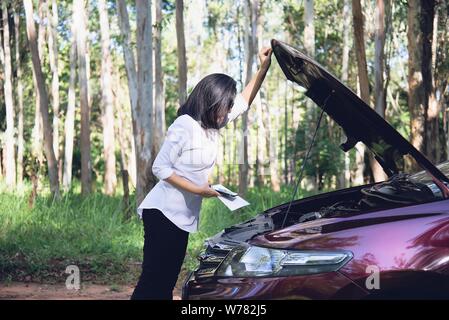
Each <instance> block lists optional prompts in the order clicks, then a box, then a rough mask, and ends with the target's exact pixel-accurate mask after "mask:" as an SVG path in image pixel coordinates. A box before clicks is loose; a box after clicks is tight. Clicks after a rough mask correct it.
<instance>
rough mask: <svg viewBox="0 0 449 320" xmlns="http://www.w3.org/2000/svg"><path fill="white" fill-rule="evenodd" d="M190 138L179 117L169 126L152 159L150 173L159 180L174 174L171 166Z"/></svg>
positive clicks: (186, 126) (187, 129) (185, 126)
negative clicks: (154, 157) (157, 151)
mask: <svg viewBox="0 0 449 320" xmlns="http://www.w3.org/2000/svg"><path fill="white" fill-rule="evenodd" d="M189 136H190V132H189V128H188V124H186V121H185V120H183V119H181V118H180V117H178V118H176V120H175V121H174V122H173V123H172V124H171V125H170V127H169V128H168V130H167V133H166V135H165V139H164V142H163V143H162V146H161V148H160V150H159V153H158V154H157V156H156V159H154V162H153V166H152V168H151V169H152V172H153V174H154V175H155V176H156V177H157V178H158V179H160V180H164V179H167V178H168V177H170V176H171V175H172V173H173V172H174V170H173V166H174V164H175V163H176V161H177V160H178V158H179V156H180V155H181V153H182V149H183V146H184V144H185V142H186V140H187V137H189Z"/></svg>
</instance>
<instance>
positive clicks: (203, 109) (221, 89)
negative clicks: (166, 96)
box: [177, 73, 237, 129]
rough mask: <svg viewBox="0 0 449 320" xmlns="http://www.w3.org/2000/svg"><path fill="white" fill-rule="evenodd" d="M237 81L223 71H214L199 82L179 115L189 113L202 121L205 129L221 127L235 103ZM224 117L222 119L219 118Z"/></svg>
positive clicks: (179, 110)
mask: <svg viewBox="0 0 449 320" xmlns="http://www.w3.org/2000/svg"><path fill="white" fill-rule="evenodd" d="M236 85H237V83H236V81H235V80H234V79H232V78H231V77H230V76H228V75H226V74H223V73H212V74H210V75H208V76H206V77H204V78H203V79H201V80H200V82H198V83H197V85H196V86H195V88H193V90H192V92H191V93H190V95H189V97H188V98H187V100H186V102H184V104H182V106H181V107H180V108H179V109H178V113H177V115H178V117H179V116H181V115H183V114H188V115H189V116H191V117H192V118H193V119H195V120H197V121H201V125H202V127H203V128H205V129H209V128H213V129H220V128H221V127H222V126H223V125H224V124H225V123H226V121H227V118H226V117H227V114H228V112H229V110H230V109H231V108H232V105H233V104H234V99H235V96H236V94H237V87H236ZM220 118H222V119H223V120H222V121H219V119H220Z"/></svg>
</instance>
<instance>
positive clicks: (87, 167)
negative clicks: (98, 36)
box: [73, 0, 92, 195]
mask: <svg viewBox="0 0 449 320" xmlns="http://www.w3.org/2000/svg"><path fill="white" fill-rule="evenodd" d="M73 4H74V10H75V12H76V13H75V14H76V19H75V21H77V24H76V27H77V32H76V48H77V55H78V82H79V92H80V109H81V135H80V149H81V193H82V194H83V195H87V194H89V193H91V192H92V160H91V154H90V110H89V87H88V75H87V61H86V52H87V48H86V34H87V32H88V30H87V26H86V23H85V22H86V18H85V16H86V14H87V13H86V7H85V2H84V0H74V2H73Z"/></svg>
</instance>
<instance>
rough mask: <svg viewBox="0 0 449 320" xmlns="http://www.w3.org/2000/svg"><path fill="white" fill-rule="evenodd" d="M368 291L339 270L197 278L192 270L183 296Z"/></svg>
mask: <svg viewBox="0 0 449 320" xmlns="http://www.w3.org/2000/svg"><path fill="white" fill-rule="evenodd" d="M365 295H366V293H365V292H364V291H363V290H362V289H361V288H359V287H358V286H357V285H355V284H354V283H353V282H352V281H351V280H349V279H348V278H347V277H345V276H343V275H342V274H341V273H339V272H329V273H321V274H313V275H303V276H292V277H272V278H217V277H211V278H209V279H207V280H205V279H196V278H195V275H194V273H191V274H190V275H189V277H188V278H187V280H186V281H185V283H184V287H183V291H182V298H183V299H185V300H200V299H213V300H219V299H225V300H231V299H232V300H233V299H239V300H240V299H261V300H266V299H298V300H301V299H307V300H308V299H361V298H363V297H364V296H365Z"/></svg>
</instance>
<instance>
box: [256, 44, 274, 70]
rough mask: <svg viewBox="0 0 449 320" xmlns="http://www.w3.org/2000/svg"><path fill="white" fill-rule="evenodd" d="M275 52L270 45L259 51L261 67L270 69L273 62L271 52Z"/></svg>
mask: <svg viewBox="0 0 449 320" xmlns="http://www.w3.org/2000/svg"><path fill="white" fill-rule="evenodd" d="M272 52H273V49H271V48H270V47H263V48H262V49H260V51H259V60H260V66H261V68H266V69H268V68H269V67H270V64H271V54H272Z"/></svg>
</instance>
